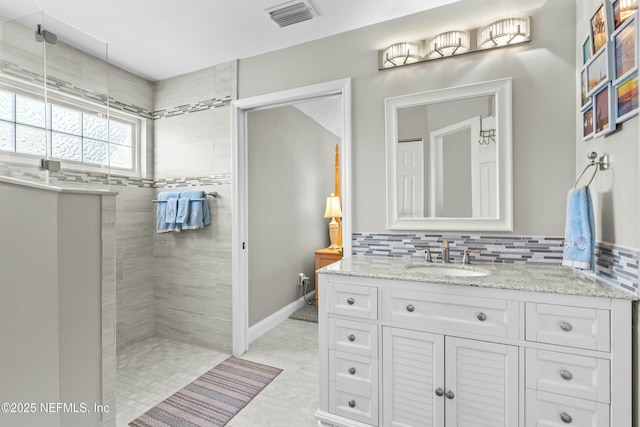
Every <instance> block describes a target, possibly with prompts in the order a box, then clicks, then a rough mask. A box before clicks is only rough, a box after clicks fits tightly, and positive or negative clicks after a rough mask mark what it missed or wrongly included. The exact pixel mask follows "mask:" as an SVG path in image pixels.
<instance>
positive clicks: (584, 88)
mask: <svg viewBox="0 0 640 427" xmlns="http://www.w3.org/2000/svg"><path fill="white" fill-rule="evenodd" d="M588 93H589V81H588V80H587V69H586V68H583V69H582V71H581V72H580V97H581V103H580V108H581V109H582V110H584V108H585V107H586V106H587V105H588V104H589V102H591V98H590V97H589V95H588Z"/></svg>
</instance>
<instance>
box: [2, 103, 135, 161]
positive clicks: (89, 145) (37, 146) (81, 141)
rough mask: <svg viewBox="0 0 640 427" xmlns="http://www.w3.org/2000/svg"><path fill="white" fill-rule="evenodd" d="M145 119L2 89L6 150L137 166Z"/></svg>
mask: <svg viewBox="0 0 640 427" xmlns="http://www.w3.org/2000/svg"><path fill="white" fill-rule="evenodd" d="M139 147H140V120H136V119H133V118H130V117H129V116H127V115H124V114H118V113H113V112H112V113H110V115H109V118H108V119H107V117H106V115H105V114H104V113H99V112H97V111H92V110H91V109H90V108H89V107H86V106H83V107H82V108H79V107H78V106H77V105H73V104H71V103H68V102H64V101H53V102H47V103H45V102H44V101H43V100H41V99H37V98H33V97H29V96H28V95H23V94H21V93H14V92H9V91H6V90H0V150H3V151H9V152H14V153H19V154H27V155H34V156H38V157H45V156H49V157H52V158H55V159H60V160H62V161H68V162H77V163H79V164H85V165H88V166H90V165H93V166H109V167H110V168H112V169H120V170H123V171H135V170H136V158H137V157H138V155H139Z"/></svg>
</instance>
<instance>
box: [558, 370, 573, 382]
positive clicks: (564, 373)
mask: <svg viewBox="0 0 640 427" xmlns="http://www.w3.org/2000/svg"><path fill="white" fill-rule="evenodd" d="M560 376H561V377H562V379H563V380H566V381H571V380H572V379H573V374H572V373H571V372H569V371H565V370H564V369H563V370H562V371H560Z"/></svg>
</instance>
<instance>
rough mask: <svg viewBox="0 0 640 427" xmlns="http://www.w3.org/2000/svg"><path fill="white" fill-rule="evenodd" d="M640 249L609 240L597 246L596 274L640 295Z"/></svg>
mask: <svg viewBox="0 0 640 427" xmlns="http://www.w3.org/2000/svg"><path fill="white" fill-rule="evenodd" d="M639 261H640V250H638V249H633V248H629V247H626V246H621V245H616V244H613V243H609V242H598V245H597V247H596V275H597V276H598V277H601V278H603V279H605V280H607V281H609V282H612V283H613V284H615V285H617V286H620V287H621V288H624V289H626V290H628V291H631V292H634V293H636V294H637V295H640V285H639V283H638V281H639V278H640V275H639V274H638V264H639Z"/></svg>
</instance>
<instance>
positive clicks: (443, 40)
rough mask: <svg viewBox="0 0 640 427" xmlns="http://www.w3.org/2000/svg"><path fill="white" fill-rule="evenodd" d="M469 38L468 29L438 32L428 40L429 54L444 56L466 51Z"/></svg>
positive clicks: (468, 45)
mask: <svg viewBox="0 0 640 427" xmlns="http://www.w3.org/2000/svg"><path fill="white" fill-rule="evenodd" d="M470 39H471V38H470V36H469V32H468V31H447V32H446V33H441V34H438V35H437V36H435V37H434V38H433V39H431V41H430V42H429V55H430V56H433V55H440V57H444V56H453V55H456V54H459V53H464V52H467V51H468V50H469V47H470Z"/></svg>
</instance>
